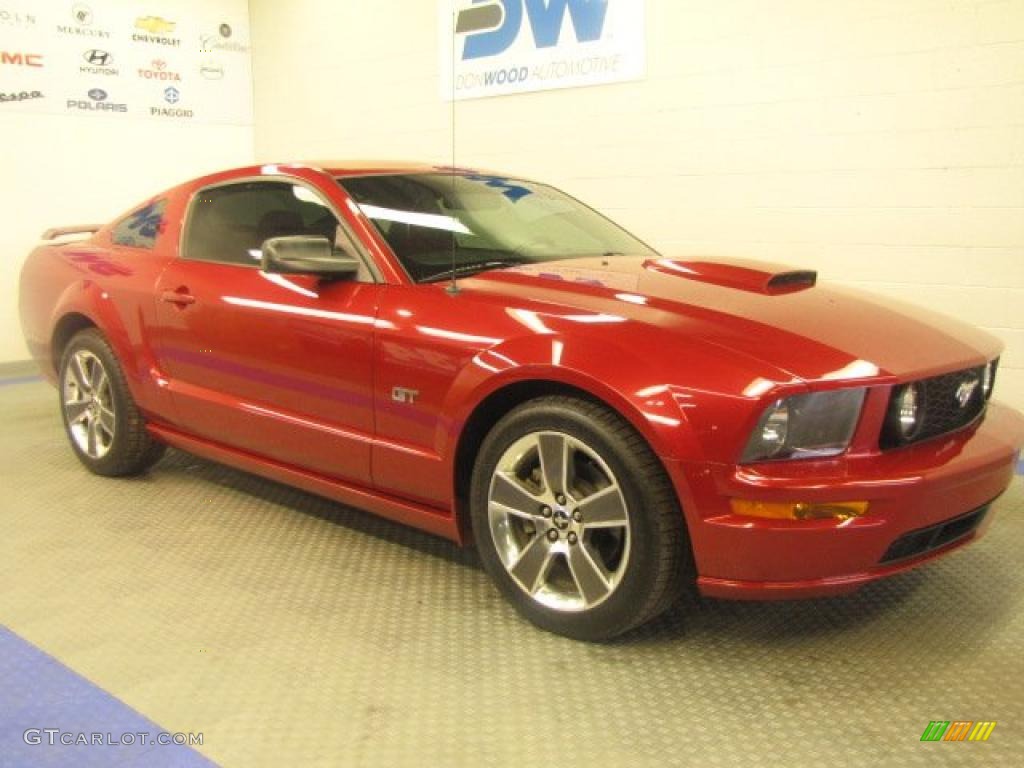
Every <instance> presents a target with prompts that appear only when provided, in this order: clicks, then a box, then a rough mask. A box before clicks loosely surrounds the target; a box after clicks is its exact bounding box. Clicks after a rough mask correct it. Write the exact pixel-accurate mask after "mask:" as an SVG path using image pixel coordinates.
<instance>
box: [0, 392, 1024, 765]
mask: <svg viewBox="0 0 1024 768" xmlns="http://www.w3.org/2000/svg"><path fill="white" fill-rule="evenodd" d="M0 413H2V414H3V416H4V419H3V422H4V425H5V428H4V429H3V430H2V432H0V489H2V490H0V510H2V518H0V519H2V521H3V534H2V536H0V623H2V624H6V625H7V626H8V627H9V628H10V629H12V630H13V631H14V632H16V633H18V634H19V635H21V636H22V637H23V638H25V639H27V640H29V641H30V642H32V643H34V644H35V645H37V646H38V647H40V648H42V649H43V650H44V651H46V652H48V653H50V654H52V655H54V656H55V657H57V658H58V659H60V660H61V661H63V662H64V663H65V664H67V665H68V666H70V667H71V668H72V669H74V670H75V671H77V672H78V673H79V674H81V675H83V676H85V677H86V678H88V679H89V680H91V681H92V682H94V683H95V684H97V685H99V686H100V687H102V688H104V689H106V690H107V691H109V692H111V693H112V694H114V695H115V696H117V697H119V698H120V699H122V700H123V701H124V702H126V703H127V704H129V705H130V706H132V707H134V708H135V709H137V710H138V711H140V712H141V713H142V714H144V715H146V716H147V717H149V718H150V719H152V720H154V721H155V722H156V723H158V724H160V725H161V726H163V727H164V728H166V729H168V730H171V731H201V732H203V733H204V735H205V741H204V746H203V747H202V748H201V750H200V751H202V752H203V753H204V754H205V755H207V756H208V757H210V758H211V759H213V760H215V761H217V762H219V763H221V764H223V765H225V766H245V767H246V768H252V767H253V766H282V765H288V766H306V765H311V766H312V765H322V766H328V765H344V766H389V767H393V766H401V765H415V766H447V765H471V766H480V765H484V766H505V765H516V766H535V765H536V766H540V765H556V764H557V765H563V766H584V765H587V766H589V765H602V766H619V765H631V766H632V765H650V766H675V765H694V766H702V767H711V766H739V765H745V766H757V765H785V766H804V765H807V766H810V765H829V766H836V765H851V766H853V765H856V766H863V765H894V766H930V765H935V764H939V765H945V764H949V765H954V764H956V765H959V764H963V765H985V766H993V765H1007V766H1009V765H1013V766H1017V765H1024V682H1022V677H1024V676H1022V672H1024V658H1022V637H1024V634H1022V633H1024V616H1022V612H1021V607H1022V602H1024V571H1022V569H1021V566H1020V562H1021V553H1022V551H1024V486H1022V483H1021V480H1020V478H1018V479H1017V480H1016V481H1015V483H1014V486H1013V487H1012V488H1011V490H1010V492H1009V493H1008V494H1007V495H1006V496H1004V497H1003V499H1002V500H1001V501H1000V502H999V504H998V506H997V515H996V519H995V521H994V523H993V525H992V527H991V530H990V532H989V535H988V536H987V537H986V538H985V539H984V540H982V541H980V542H978V543H977V544H975V545H973V546H971V547H968V548H967V549H965V550H963V551H961V552H960V553H958V554H955V555H953V556H951V557H948V558H946V559H944V560H943V561H941V562H939V563H937V564H935V565H932V566H930V567H926V568H923V569H920V570H918V571H914V572H911V573H909V574H905V575H902V576H897V577H895V578H893V579H890V580H888V581H886V582H883V583H881V584H877V585H873V586H870V587H868V588H866V589H864V590H862V591H861V592H860V593H858V594H857V595H855V596H852V597H848V598H842V599H834V600H819V601H813V602H794V603H776V604H750V603H729V602H718V601H704V602H703V603H701V604H700V605H698V606H690V607H688V608H680V609H677V610H675V611H674V612H672V613H671V614H670V615H668V616H666V617H665V618H664V619H662V620H660V621H658V622H656V623H655V624H654V625H652V626H649V627H647V628H645V629H643V630H640V631H637V632H635V633H634V634H632V635H630V636H628V637H626V638H623V639H621V640H620V641H617V642H615V643H613V644H608V645H586V644H580V643H576V642H572V641H570V640H565V639H562V638H558V637H554V636H551V635H548V634H545V633H543V632H540V631H538V630H536V629H534V628H533V627H531V626H529V625H527V624H525V623H523V622H522V621H520V620H519V619H518V618H517V617H516V616H515V615H514V613H513V612H512V611H511V610H510V609H509V608H508V607H507V606H506V605H505V604H504V603H503V602H502V600H501V599H500V598H499V597H498V595H497V593H496V592H495V590H494V589H493V588H492V587H491V585H490V583H489V582H488V580H487V578H486V576H485V574H484V573H483V572H482V570H481V569H480V567H479V565H478V563H477V560H476V557H475V555H474V554H473V553H472V552H471V551H461V550H459V549H457V548H456V547H454V546H453V545H451V544H448V543H446V542H444V541H441V540H439V539H435V538H431V537H429V536H426V535H423V534H420V533H417V532H415V531H411V530H407V529H403V528H401V527H398V526H395V525H393V524H390V523H388V522H385V521H382V520H378V519H375V518H373V517H371V516H368V515H365V514H363V513H360V512H357V511H354V510H349V509H346V508H344V507H340V506H338V505H336V504H333V503H330V502H328V501H324V500H322V499H319V498H316V497H313V496H309V495H306V494H304V493H301V492H298V491H294V490H291V489H289V488H286V487H283V486H280V485H276V484H274V483H270V482H267V481H264V480H261V479H258V478H255V477H252V476H249V475H246V474H243V473H240V472H236V471H233V470H230V469H226V468H224V467H220V466H217V465H214V464H210V463H208V462H205V461H202V460H199V459H195V458H193V457H190V456H187V455H184V454H181V453H173V452H172V453H169V454H168V456H167V457H166V458H165V459H164V460H163V461H162V462H161V463H160V464H159V465H158V466H157V467H156V468H155V469H154V470H153V471H152V472H151V473H150V474H149V475H147V476H145V477H142V478H137V479H131V480H107V479H101V478H98V477H93V476H91V475H89V474H88V473H86V472H85V470H84V469H82V468H81V467H80V465H79V464H78V462H77V461H76V460H75V458H74V457H73V455H72V453H71V451H70V449H69V448H68V447H67V445H66V444H65V440H64V436H63V433H62V430H61V426H60V423H59V418H58V413H57V404H56V393H55V392H54V391H53V390H52V389H51V388H50V387H49V386H47V385H45V384H42V383H38V382H28V383H13V382H10V383H8V384H6V385H3V383H2V382H0ZM0 717H2V714H0ZM935 719H942V720H956V719H967V720H995V721H997V722H998V726H997V727H996V729H995V731H994V732H993V734H992V737H991V739H990V741H989V742H988V743H984V744H978V743H924V744H923V743H921V742H920V741H919V739H920V736H921V733H922V731H923V730H924V728H925V726H926V725H927V723H928V721H929V720H935Z"/></svg>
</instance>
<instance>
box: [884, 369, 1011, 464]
mask: <svg viewBox="0 0 1024 768" xmlns="http://www.w3.org/2000/svg"><path fill="white" fill-rule="evenodd" d="M984 374H985V367H984V366H981V367H978V368H966V369H964V370H962V371H956V372H955V373H946V374H943V375H942V376H934V377H932V378H930V379H921V380H919V381H917V382H913V383H916V384H917V386H918V387H919V390H918V391H919V392H920V396H921V405H920V409H921V417H920V420H921V423H920V426H919V427H918V428H917V429H916V430H915V431H914V433H913V435H912V436H910V437H909V438H908V437H904V436H903V434H901V432H900V426H899V398H900V395H901V394H902V393H903V390H904V389H905V387H907V386H910V385H909V384H908V385H904V386H902V387H894V388H893V391H892V396H891V398H890V400H889V415H888V417H887V418H886V420H885V426H884V427H883V429H882V435H881V438H880V440H879V443H880V445H881V448H882V450H888V449H890V448H898V447H900V446H903V445H908V444H910V443H916V442H920V441H921V440H928V439H929V438H932V437H938V436H939V435H944V434H946V433H947V432H954V431H956V430H958V429H961V428H963V427H965V426H967V425H968V424H970V423H971V422H972V421H974V420H975V419H976V418H978V416H980V415H981V412H982V411H983V410H984V409H985V402H986V401H985V393H984V391H983V389H982V381H983V379H984ZM972 386H973V389H970V388H971V387H972ZM968 390H969V391H970V396H969V397H968V398H966V399H965V400H963V401H962V402H961V398H960V395H961V394H962V393H963V392H965V391H968ZM990 391H991V390H990Z"/></svg>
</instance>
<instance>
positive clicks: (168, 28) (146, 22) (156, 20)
mask: <svg viewBox="0 0 1024 768" xmlns="http://www.w3.org/2000/svg"><path fill="white" fill-rule="evenodd" d="M175 26H176V25H175V22H173V21H168V20H167V19H161V18H160V17H159V16H140V17H139V18H138V19H136V20H135V28H136V29H144V30H145V31H146V32H150V33H152V34H154V35H160V34H164V33H166V32H173V31H174V27H175Z"/></svg>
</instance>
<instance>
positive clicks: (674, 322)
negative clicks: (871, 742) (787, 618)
mask: <svg viewBox="0 0 1024 768" xmlns="http://www.w3.org/2000/svg"><path fill="white" fill-rule="evenodd" d="M69 235H79V237H77V238H69V237H68V236H69ZM83 235H84V236H85V237H82V236H83ZM45 239H46V240H47V242H45V243H44V244H42V245H41V246H40V247H38V248H37V249H36V250H35V251H33V253H32V254H31V255H30V256H29V257H28V260H27V262H26V264H25V266H24V269H23V272H22V279H21V317H22V323H23V327H24V331H25V336H26V338H27V341H28V344H29V346H30V348H31V351H32V353H33V355H34V356H35V358H36V359H37V360H38V361H39V364H40V365H41V367H42V369H43V371H44V372H45V374H46V375H47V376H48V377H49V378H50V379H51V380H52V381H53V382H54V383H55V384H56V385H57V387H58V388H59V392H60V404H61V411H62V414H63V418H64V424H65V427H66V430H67V434H68V437H69V439H70V442H71V446H72V448H73V449H74V452H75V453H76V454H77V456H78V458H79V459H80V460H81V461H82V463H83V464H85V466H86V467H87V468H88V469H90V470H92V471H93V472H96V473H98V474H101V475H125V474H131V473H136V472H141V471H143V470H145V469H146V468H147V467H149V466H150V465H151V464H152V463H153V462H154V461H156V460H157V459H158V458H159V457H160V455H161V453H162V451H163V449H164V446H166V445H171V446H175V447H177V448H180V449H183V450H185V451H190V452H192V453H195V454H198V455H201V456H205V457H208V458H211V459H214V460H216V461H221V462H224V463H227V464H231V465H234V466H236V467H240V468H242V469H245V470H248V471H251V472H255V473H258V474H261V475H265V476H267V477H271V478H274V479H276V480H279V481H281V482H284V483H289V484H292V485H295V486H298V487H301V488H304V489H306V490H308V491H312V492H314V493H318V494H322V495H324V496H328V497H331V498H334V499H337V500H339V501H342V502H344V503H347V504H351V505H354V506H358V507H362V508H364V509H367V510H369V511H372V512H375V513H377V514H379V515H383V516H385V517H389V518H392V519H394V520H398V521H400V522H402V523H407V524H409V525H413V526H416V527H418V528H422V529H424V530H427V531H430V532H432V533H435V534H439V535H441V536H446V537H448V538H450V539H453V540H456V541H459V542H463V541H467V540H468V539H469V538H470V536H472V538H473V540H475V542H476V545H477V546H478V548H479V550H480V556H481V559H482V561H483V563H484V566H485V567H486V569H487V571H488V572H489V573H490V575H491V576H492V577H493V578H494V581H495V582H496V584H497V586H498V587H499V588H500V590H501V591H502V592H503V593H504V594H505V595H506V596H507V597H508V598H509V600H510V601H511V602H512V603H513V604H514V605H515V606H516V608H517V609H518V610H519V611H521V612H522V613H523V614H524V615H525V616H526V617H528V618H529V619H530V620H532V621H533V622H535V623H536V624H538V625H540V626H541V627H544V628H546V629H548V630H551V631H554V632H558V633H562V634H565V635H569V636H572V637H577V638H583V639H600V638H607V637H612V636H614V635H617V634H619V633H622V632H624V631H626V630H628V629H630V628H632V627H635V626H637V625H639V624H640V623H642V622H644V621H646V620H648V619H650V618H652V617H653V616H655V615H656V614H658V613H659V612H661V611H662V610H663V609H665V608H666V606H668V605H669V604H670V603H671V602H672V600H673V599H674V598H675V597H676V596H677V595H678V594H679V593H680V591H681V590H683V589H684V588H686V587H687V586H689V585H692V584H693V583H695V584H696V586H697V588H698V589H699V590H700V591H701V592H702V593H703V594H705V595H713V596H716V597H732V598H757V599H764V598H790V597H810V596H819V595H830V594H837V593H842V592H848V591H851V590H853V589H855V588H857V587H858V586H860V585H862V584H864V583H865V582H869V581H872V580H874V579H878V578H880V577H883V576H887V575H889V574H892V573H895V572H897V571H901V570H904V569H907V568H910V567H913V566H915V565H918V564H920V563H922V562H924V561H926V560H929V559H931V558H934V557H936V556H937V555H940V554H943V553H946V552H948V551H950V550H951V549H954V548H956V547H958V546H960V545H962V544H965V543H966V542H969V541H971V540H972V539H974V538H976V537H977V536H978V535H979V534H980V533H981V532H982V530H983V529H984V527H985V525H986V524H987V523H988V521H989V520H990V519H991V504H992V502H993V500H994V499H995V498H996V497H997V496H999V494H1000V493H1002V491H1003V490H1004V489H1005V488H1006V486H1007V485H1008V483H1009V482H1010V479H1011V476H1012V473H1013V470H1014V462H1015V453H1016V452H1017V451H1018V449H1019V447H1020V445H1021V443H1022V442H1024V419H1022V418H1021V416H1020V415H1019V414H1017V413H1016V412H1015V411H1012V410H1010V409H1008V408H1006V407H1004V406H1000V405H998V404H996V403H994V402H991V401H990V397H991V394H992V389H993V384H994V382H995V378H996V369H997V362H998V361H997V358H998V355H999V352H1000V346H999V343H998V342H997V341H996V340H994V339H993V338H992V337H990V336H989V335H987V334H985V333H982V332H980V331H978V330H975V329H973V328H970V327H967V326H964V325H962V324H960V323H958V322H955V321H953V320H950V319H948V318H945V317H942V316H940V315H935V314H931V313H929V312H925V311H922V310H919V309H913V308H910V307H907V306H903V305H898V304H895V303H893V302H892V301H890V300H884V301H883V300H877V299H874V300H873V299H871V298H868V297H865V296H863V295H860V294H858V293H855V292H853V291H849V290H840V289H836V288H824V287H820V286H816V285H815V274H814V273H813V272H808V271H802V270H792V269H787V268H782V267H778V266H775V265H769V264H759V263H754V262H737V261H722V260H717V259H715V260H711V259H679V258H667V257H664V256H662V255H660V254H658V253H657V252H655V251H654V250H652V249H651V248H650V247H649V246H647V245H645V244H644V243H642V242H641V241H639V240H637V239H636V238H635V237H633V236H632V235H630V234H629V233H627V232H625V231H623V230H622V229H621V228H620V227H618V226H616V225H615V224H614V223H612V222H611V221H609V220H607V219H606V218H604V217H602V216H601V215H599V214H598V213H596V212H595V211H593V210H591V209H589V208H587V207H586V206H584V205H582V204H581V203H579V202H578V201H576V200H574V199H573V198H571V197H569V196H567V195H565V194H564V193H562V192H559V191H558V190H556V189H553V188H552V187H549V186H546V185H544V184H538V183H535V182H532V181H526V180H522V179H518V178H511V177H505V176H499V175H493V174H485V173H478V172H475V171H470V170H463V169H450V168H437V167H430V166H412V165H402V166H393V165H386V164H372V165H371V164H344V163H327V164H323V165H322V166H317V167H314V166H307V165H264V166H260V167H250V168H242V169H238V170H233V171H228V172H225V173H220V174H217V175H213V176H208V177H206V178H201V179H197V180H195V181H192V182H189V183H186V184H183V185H181V186H179V187H176V188H174V189H171V190H169V191H167V192H164V193H162V194H159V195H157V196H156V197H154V198H152V199H150V200H148V201H146V202H145V203H144V204H142V205H140V206H138V207H137V208H135V209H134V210H132V211H131V212H129V213H127V214H126V215H124V216H122V217H121V218H119V219H117V220H116V221H114V222H112V223H110V224H107V225H105V226H98V227H68V228H65V229H57V230H51V231H50V232H48V233H47V234H46V236H45Z"/></svg>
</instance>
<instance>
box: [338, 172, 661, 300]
mask: <svg viewBox="0 0 1024 768" xmlns="http://www.w3.org/2000/svg"><path fill="white" fill-rule="evenodd" d="M338 183H339V184H340V185H341V186H342V187H343V188H344V189H345V190H346V191H347V192H348V193H349V194H350V195H351V196H352V198H353V199H354V200H355V201H356V202H357V203H358V204H359V207H360V208H361V209H362V211H363V213H364V214H365V215H366V216H367V218H369V219H370V220H371V221H372V222H373V223H374V225H375V226H376V227H377V231H379V232H380V234H381V236H382V237H383V238H384V239H385V240H386V241H387V243H388V245H390V246H391V250H392V251H394V252H395V255H396V256H397V257H398V259H399V261H401V262H402V265H403V266H404V267H405V269H406V271H408V273H409V275H410V276H411V277H412V278H413V280H416V281H417V282H430V281H434V280H443V279H445V278H446V277H449V276H450V275H451V274H452V265H453V256H454V266H455V272H456V274H457V275H467V274H472V273H474V272H480V271H483V270H485V269H495V268H499V267H506V266H513V265H516V264H536V263H539V262H545V261H554V260H556V259H569V258H579V257H582V256H595V255H596V256H601V255H619V254H630V255H647V256H651V257H656V256H657V254H656V253H655V252H654V251H652V250H651V249H650V247H648V246H647V245H645V244H644V243H642V242H640V241H639V240H637V239H636V238H635V237H633V236H632V235H630V234H629V233H628V232H626V231H625V230H623V229H621V228H620V227H619V226H617V225H616V224H614V223H612V222H611V221H609V220H608V219H606V218H605V217H604V216H601V215H600V214H599V213H597V212H596V211H594V210H591V209H590V208H588V207H586V206H585V205H583V204H582V203H580V202H579V201H578V200H574V199H573V198H571V197H569V196H568V195H566V194H565V193H563V192H559V191H558V190H557V189H555V188H553V187H549V186H547V185H545V184H535V183H533V182H529V181H520V180H518V179H507V178H502V177H497V176H481V175H467V174H459V175H452V174H444V173H417V174H403V175H398V174H396V175H384V176H354V177H344V178H341V179H339V180H338Z"/></svg>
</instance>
